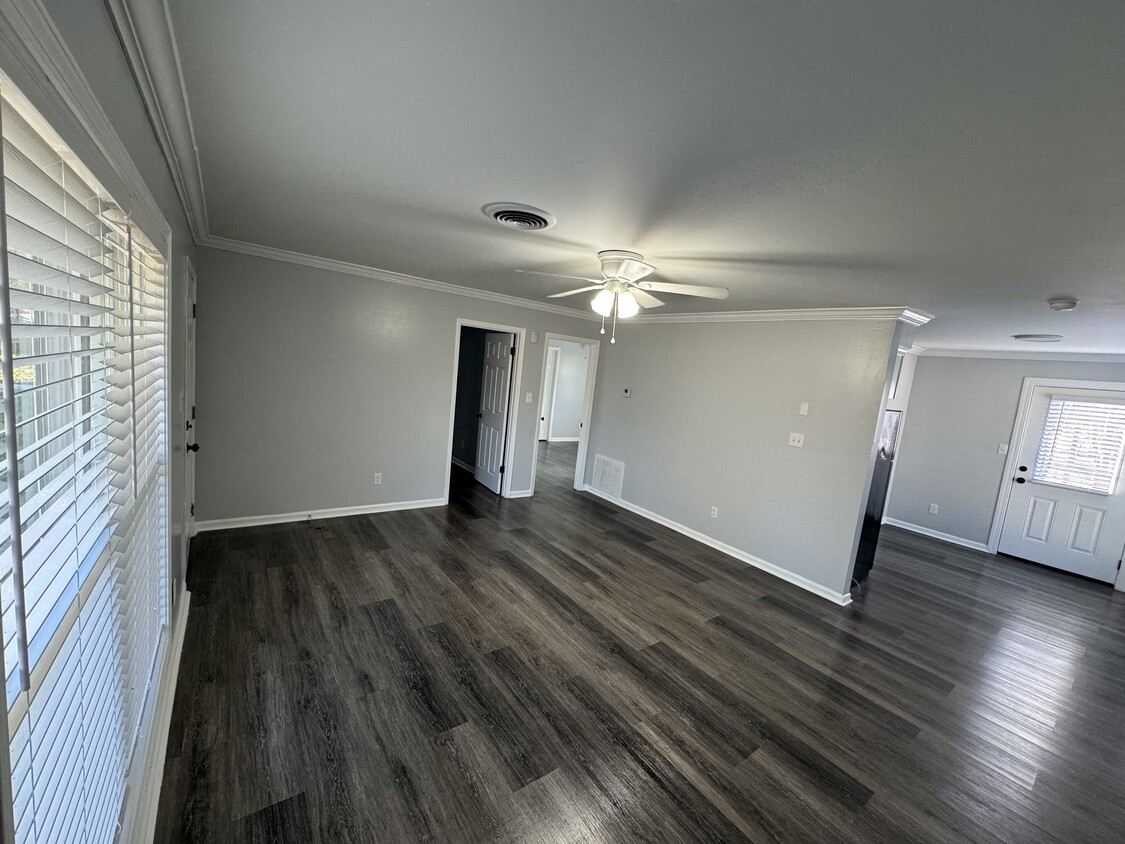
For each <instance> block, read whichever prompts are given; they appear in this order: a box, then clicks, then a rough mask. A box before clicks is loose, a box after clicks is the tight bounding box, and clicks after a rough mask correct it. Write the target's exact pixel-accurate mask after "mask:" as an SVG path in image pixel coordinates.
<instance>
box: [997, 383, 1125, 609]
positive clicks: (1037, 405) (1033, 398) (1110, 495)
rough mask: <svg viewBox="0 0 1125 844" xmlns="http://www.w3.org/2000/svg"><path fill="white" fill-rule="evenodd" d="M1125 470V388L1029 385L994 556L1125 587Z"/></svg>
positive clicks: (1023, 398)
mask: <svg viewBox="0 0 1125 844" xmlns="http://www.w3.org/2000/svg"><path fill="white" fill-rule="evenodd" d="M1123 463H1125V384H1120V383H1108V382H1093V381H1056V380H1050V379H1043V378H1027V379H1025V380H1024V387H1023V393H1022V395H1021V397H1020V407H1019V413H1018V415H1017V422H1016V430H1015V437H1014V440H1013V443H1012V447H1011V448H1010V449H1009V452H1008V462H1007V466H1006V472H1005V474H1004V478H1005V480H1004V483H1003V484H1001V489H1000V498H999V501H998V502H997V508H996V517H995V520H994V521H993V526H992V540H991V542H990V546H991V549H994V550H995V551H997V552H998V553H1001V554H1005V555H1008V556H1011V557H1017V558H1019V559H1023V560H1029V561H1031V562H1033V563H1039V564H1040V565H1045V566H1050V567H1051V568H1056V569H1061V570H1063V571H1068V572H1071V573H1073V574H1078V575H1081V576H1083V577H1087V578H1090V579H1092V580H1098V581H1101V582H1103V583H1114V582H1115V581H1116V582H1117V585H1118V588H1121V587H1122V586H1123V585H1125V582H1123V581H1122V580H1121V578H1120V577H1119V571H1120V567H1121V558H1122V555H1123V553H1125V479H1123V478H1122V474H1123V472H1122V468H1123Z"/></svg>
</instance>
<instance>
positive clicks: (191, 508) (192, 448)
mask: <svg viewBox="0 0 1125 844" xmlns="http://www.w3.org/2000/svg"><path fill="white" fill-rule="evenodd" d="M184 419H185V423H184V424H185V427H186V431H185V434H186V437H185V439H184V508H185V511H186V512H185V513H184V534H183V536H184V567H185V570H186V567H187V550H188V543H189V542H190V540H191V536H192V534H193V533H195V452H196V451H198V450H199V446H198V445H196V444H195V269H194V268H193V267H192V266H191V264H190V263H188V265H187V331H186V332H185V333H184Z"/></svg>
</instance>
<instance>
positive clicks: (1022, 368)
mask: <svg viewBox="0 0 1125 844" xmlns="http://www.w3.org/2000/svg"><path fill="white" fill-rule="evenodd" d="M1026 377H1039V378H1066V379H1071V380H1091V381H1125V363H1084V362H1071V361H1033V360H995V359H983V358H949V357H921V358H919V360H918V364H917V368H916V370H915V373H914V383H913V387H912V389H911V393H910V409H909V410H908V411H907V414H906V419H905V422H904V427H903V432H902V441H901V444H900V447H899V453H898V458H897V460H896V461H895V475H894V483H893V485H892V487H891V494H890V500H889V502H888V505H887V512H886V517H887V518H892V519H898V520H900V521H903V522H909V523H910V524H915V525H919V526H921V527H925V528H928V529H930V530H935V531H939V532H941V533H946V534H950V535H952V536H956V537H960V538H962V539H967V540H970V541H972V542H981V543H987V542H988V532H989V529H990V527H991V525H992V518H993V514H994V512H995V509H996V498H997V495H998V494H999V492H1000V483H1001V481H1002V479H1003V474H1004V463H1005V460H1006V458H1005V457H1004V456H1003V455H1000V454H997V453H996V449H997V446H999V444H1000V443H1010V444H1011V445H1012V446H1013V447H1014V445H1015V444H1014V443H1011V438H1012V436H1013V428H1014V427H1015V422H1016V411H1017V410H1018V407H1019V399H1020V391H1021V390H1022V388H1023V379H1024V378H1026ZM931 502H932V503H934V504H937V505H938V506H939V511H938V513H937V515H931V514H930V512H929V505H930V503H931Z"/></svg>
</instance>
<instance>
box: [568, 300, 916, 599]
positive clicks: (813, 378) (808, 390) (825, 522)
mask: <svg viewBox="0 0 1125 844" xmlns="http://www.w3.org/2000/svg"><path fill="white" fill-rule="evenodd" d="M894 334H895V324H894V323H893V322H890V321H860V320H839V321H827V320H826V321H816V322H812V321H809V322H805V321H799V322H750V323H727V324H686V325H685V324H680V325H646V326H643V327H639V328H638V330H635V331H629V332H628V333H627V334H625V335H624V336H621V337H619V338H618V342H617V344H616V345H613V346H606V347H604V348H603V352H602V357H601V360H600V361H599V372H598V386H597V394H596V397H595V406H594V415H593V421H592V425H591V441H590V450H589V457H588V466H592V463H593V459H594V456H595V455H596V454H598V453H601V454H604V455H606V456H608V457H613V458H616V459H619V460H622V461H624V463H625V482H624V488H623V498H624V499H625V500H627V501H629V502H631V503H633V504H636V505H639V506H640V507H643V508H645V509H647V510H650V511H653V512H655V513H657V514H659V515H662V516H664V517H666V518H668V519H671V520H673V521H675V522H678V523H680V524H682V525H684V526H686V527H688V528H691V529H694V530H697V531H700V532H702V533H704V534H707V535H708V536H711V537H713V538H714V539H717V540H719V541H721V542H725V543H727V544H729V545H732V546H734V547H735V548H738V549H740V550H742V551H744V552H746V553H748V554H751V555H753V556H755V557H758V558H760V559H763V560H765V561H767V562H769V563H773V564H775V565H777V566H781V567H783V568H785V569H788V570H789V571H791V572H793V573H795V574H797V575H800V576H802V577H804V578H807V579H808V580H811V581H813V582H814V583H816V584H819V585H820V586H822V587H824V588H826V589H828V590H829V591H831V592H833V593H834V594H841V593H843V592H845V591H847V587H848V583H849V576H850V572H851V567H852V547H853V542H854V539H855V536H856V530H857V525H858V520H859V514H860V508H861V506H862V504H863V503H864V487H865V483H866V480H867V474H868V470H869V468H870V459H871V453H872V443H873V441H874V436H875V426H876V422H877V420H878V417H879V408H880V403H881V400H882V395H883V388H884V383H885V379H886V375H887V368H888V363H889V361H890V359H891V356H892V347H893V346H892V344H893V342H894ZM625 387H629V388H630V389H631V391H632V396H631V397H630V398H625V397H624V396H623V395H622V390H623V389H624V388H625ZM801 401H809V402H810V405H811V406H810V411H809V415H808V416H807V417H803V416H799V415H798V409H799V407H800V403H801ZM791 431H797V432H802V433H804V434H805V445H804V448H800V449H798V448H791V447H789V446H788V445H787V443H788V438H789V433H790V432H791ZM587 477H591V475H590V474H589V470H588V472H587ZM711 506H717V507H718V508H719V518H718V519H715V520H713V519H711V518H710V517H709V511H710V508H711Z"/></svg>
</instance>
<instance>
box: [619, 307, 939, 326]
mask: <svg viewBox="0 0 1125 844" xmlns="http://www.w3.org/2000/svg"><path fill="white" fill-rule="evenodd" d="M836 319H876V320H894V321H901V322H905V323H907V324H909V325H915V326H917V325H925V324H926V323H927V322H929V321H930V320H931V319H933V317H932V316H930V315H929V314H927V313H924V312H922V311H917V310H914V309H913V308H902V307H896V308H790V309H787V310H774V311H711V312H708V313H702V314H645V315H644V316H639V317H637V318H636V319H635V320H632V321H633V322H637V323H641V324H651V325H658V324H669V323H681V322H786V321H790V320H836Z"/></svg>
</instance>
